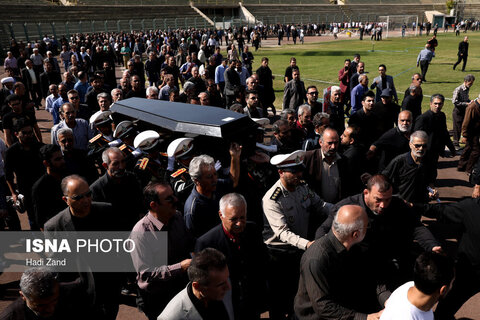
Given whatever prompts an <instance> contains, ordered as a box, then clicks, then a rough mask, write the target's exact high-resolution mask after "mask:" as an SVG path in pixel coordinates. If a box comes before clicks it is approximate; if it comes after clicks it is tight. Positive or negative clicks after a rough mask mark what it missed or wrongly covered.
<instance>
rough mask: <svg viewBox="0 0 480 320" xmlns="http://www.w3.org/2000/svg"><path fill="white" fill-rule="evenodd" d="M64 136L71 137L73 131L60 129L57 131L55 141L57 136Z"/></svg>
mask: <svg viewBox="0 0 480 320" xmlns="http://www.w3.org/2000/svg"><path fill="white" fill-rule="evenodd" d="M65 134H70V135H72V137H73V130H72V129H70V128H62V129H59V130H58V131H57V140H58V137H59V136H63V135H65Z"/></svg>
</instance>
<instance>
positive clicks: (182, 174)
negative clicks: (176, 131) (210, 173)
mask: <svg viewBox="0 0 480 320" xmlns="http://www.w3.org/2000/svg"><path fill="white" fill-rule="evenodd" d="M192 150H193V139H192V138H178V139H175V140H173V141H172V142H171V143H170V144H169V145H168V148H167V156H168V159H169V168H168V169H169V170H170V171H171V172H172V174H170V176H169V182H170V185H171V186H172V189H173V191H174V192H175V195H176V196H177V198H178V199H179V201H180V203H182V205H183V203H185V201H186V200H187V198H188V196H189V195H190V193H191V192H192V189H193V187H194V186H195V184H194V183H193V180H192V178H191V177H190V174H189V173H188V169H187V168H186V167H184V165H182V164H181V163H180V162H179V161H178V159H180V158H183V157H191V154H192V153H193V152H191V151H192ZM171 162H172V164H170V163H171ZM170 166H171V167H170ZM175 169H177V170H175ZM181 209H183V208H181Z"/></svg>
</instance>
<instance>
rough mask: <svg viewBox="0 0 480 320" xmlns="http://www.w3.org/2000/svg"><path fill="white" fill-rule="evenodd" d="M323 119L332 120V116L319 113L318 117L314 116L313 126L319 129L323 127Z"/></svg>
mask: <svg viewBox="0 0 480 320" xmlns="http://www.w3.org/2000/svg"><path fill="white" fill-rule="evenodd" d="M323 119H330V115H329V114H328V113H325V112H319V113H317V114H316V115H314V116H313V120H312V122H313V126H314V127H319V126H321V125H322V120H323Z"/></svg>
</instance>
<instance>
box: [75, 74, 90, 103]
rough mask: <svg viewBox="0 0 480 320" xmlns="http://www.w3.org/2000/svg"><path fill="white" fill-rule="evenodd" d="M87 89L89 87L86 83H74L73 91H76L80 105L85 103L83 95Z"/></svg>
mask: <svg viewBox="0 0 480 320" xmlns="http://www.w3.org/2000/svg"><path fill="white" fill-rule="evenodd" d="M88 87H90V85H89V84H88V81H85V83H82V82H81V81H80V80H79V81H77V83H75V86H74V87H73V89H75V90H77V91H78V96H79V97H80V103H85V95H86V94H87V92H88Z"/></svg>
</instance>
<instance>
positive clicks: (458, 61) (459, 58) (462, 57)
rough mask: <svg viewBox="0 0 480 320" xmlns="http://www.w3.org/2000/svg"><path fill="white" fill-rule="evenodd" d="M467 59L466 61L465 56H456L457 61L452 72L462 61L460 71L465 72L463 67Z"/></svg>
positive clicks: (466, 57)
mask: <svg viewBox="0 0 480 320" xmlns="http://www.w3.org/2000/svg"><path fill="white" fill-rule="evenodd" d="M467 59H468V56H467V55H463V56H461V55H458V60H457V62H455V64H454V65H453V70H455V68H456V67H457V66H458V64H459V63H460V62H461V61H462V60H463V66H462V71H465V66H466V65H467Z"/></svg>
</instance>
